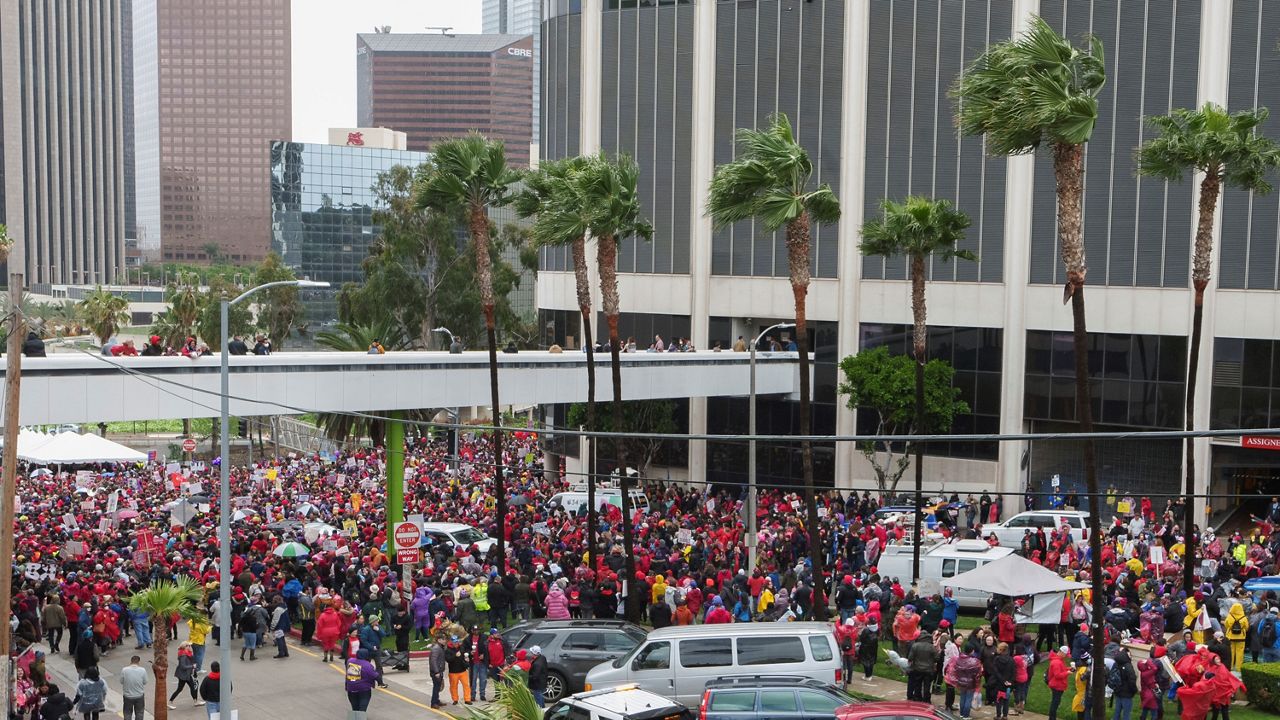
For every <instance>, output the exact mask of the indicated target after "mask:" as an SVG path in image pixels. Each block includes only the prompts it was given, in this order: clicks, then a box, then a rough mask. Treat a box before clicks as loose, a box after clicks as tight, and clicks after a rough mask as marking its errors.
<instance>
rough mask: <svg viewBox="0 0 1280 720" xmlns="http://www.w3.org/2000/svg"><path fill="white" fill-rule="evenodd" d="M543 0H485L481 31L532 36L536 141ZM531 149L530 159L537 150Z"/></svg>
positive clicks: (536, 132)
mask: <svg viewBox="0 0 1280 720" xmlns="http://www.w3.org/2000/svg"><path fill="white" fill-rule="evenodd" d="M541 25H542V0H484V5H483V6H482V7H481V19H480V32H483V33H485V34H499V35H532V36H533V117H532V122H533V134H534V139H533V143H534V147H535V148H536V147H537V143H538V138H537V135H538V113H539V102H540V100H541V95H542V62H541V57H542V32H541V30H540V26H541ZM532 152H533V161H534V162H536V161H537V156H538V153H537V151H536V150H534V151H532Z"/></svg>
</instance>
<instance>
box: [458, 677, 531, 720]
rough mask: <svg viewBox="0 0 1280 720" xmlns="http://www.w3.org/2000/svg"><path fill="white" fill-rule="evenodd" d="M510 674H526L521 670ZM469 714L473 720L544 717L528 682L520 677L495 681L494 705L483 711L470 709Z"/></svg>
mask: <svg viewBox="0 0 1280 720" xmlns="http://www.w3.org/2000/svg"><path fill="white" fill-rule="evenodd" d="M508 672H509V673H512V674H515V675H523V674H524V673H522V672H520V671H519V670H515V671H508ZM467 712H468V713H470V715H469V717H470V718H471V720H542V717H543V711H542V708H540V707H538V703H537V702H536V701H535V700H534V699H533V693H532V692H531V691H530V690H529V684H528V682H526V681H525V680H523V679H521V678H519V677H517V678H512V679H504V680H496V681H494V700H493V704H492V705H490V706H489V707H487V708H484V709H483V710H481V709H479V708H474V707H469V708H467Z"/></svg>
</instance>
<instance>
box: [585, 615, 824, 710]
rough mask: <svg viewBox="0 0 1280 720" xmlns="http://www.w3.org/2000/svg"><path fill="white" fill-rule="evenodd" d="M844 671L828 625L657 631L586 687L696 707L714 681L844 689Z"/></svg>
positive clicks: (598, 670) (594, 673)
mask: <svg viewBox="0 0 1280 720" xmlns="http://www.w3.org/2000/svg"><path fill="white" fill-rule="evenodd" d="M843 672H844V670H843V666H842V664H841V662H840V656H839V648H838V647H837V646H836V640H835V635H834V634H833V633H832V630H831V626H830V625H828V624H827V623H818V622H790V623H730V624H725V625H682V626H675V627H665V628H661V629H658V630H654V631H653V632H651V633H649V636H648V637H647V638H645V640H644V642H642V643H640V644H639V645H638V646H636V648H635V650H633V651H632V652H630V653H628V654H627V655H624V656H623V657H620V658H618V659H617V660H614V661H613V662H609V663H603V664H600V665H597V666H596V667H594V668H592V669H591V672H589V673H587V680H586V686H585V687H586V689H588V690H596V689H599V688H604V687H611V686H614V687H616V686H618V685H628V684H631V683H636V684H638V685H639V686H640V687H641V688H642V689H645V690H648V691H650V692H655V693H658V694H659V695H662V696H663V697H670V698H674V699H675V700H676V701H678V702H681V703H684V704H685V705H689V706H692V705H696V704H697V703H698V702H699V701H700V700H701V699H702V692H703V690H705V689H706V687H707V683H708V682H711V681H712V680H718V679H721V678H730V677H739V676H751V675H767V676H780V675H786V676H791V677H807V678H813V679H815V680H819V681H822V682H832V683H836V684H839V683H840V682H842V680H843V678H842V675H843Z"/></svg>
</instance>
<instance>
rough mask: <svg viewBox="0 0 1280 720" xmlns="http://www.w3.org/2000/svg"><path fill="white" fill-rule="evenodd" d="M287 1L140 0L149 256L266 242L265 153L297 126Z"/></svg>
mask: <svg viewBox="0 0 1280 720" xmlns="http://www.w3.org/2000/svg"><path fill="white" fill-rule="evenodd" d="M289 5H290V3H289V0H162V1H157V0H133V23H134V35H133V41H134V43H133V55H134V67H135V75H134V81H135V82H134V94H135V100H134V111H135V113H134V116H135V125H136V138H137V141H136V144H137V150H136V154H137V159H136V164H137V192H138V241H139V248H140V250H141V252H142V254H143V256H144V257H145V258H146V259H147V260H148V261H156V260H166V261H177V262H207V261H211V260H214V259H221V260H225V261H230V262H234V263H248V262H253V261H255V260H258V259H261V258H262V257H263V256H265V255H266V253H267V250H268V248H269V247H270V243H271V239H270V226H271V208H270V205H269V202H268V198H269V197H270V192H269V189H270V176H269V174H268V172H267V168H268V167H269V166H270V163H269V157H268V153H269V151H270V144H271V141H272V140H276V139H279V138H288V137H290V136H291V133H292V124H293V117H292V112H293V105H292V97H291V92H292V89H291V86H292V83H291V71H292V66H291V63H292V59H291V57H290V38H289V33H290V14H289Z"/></svg>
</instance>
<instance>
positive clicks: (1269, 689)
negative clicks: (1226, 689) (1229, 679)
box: [1240, 663, 1280, 713]
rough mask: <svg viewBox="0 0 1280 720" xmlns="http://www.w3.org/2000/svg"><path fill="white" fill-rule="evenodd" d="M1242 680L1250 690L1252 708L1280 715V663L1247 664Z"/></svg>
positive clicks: (1243, 669)
mask: <svg viewBox="0 0 1280 720" xmlns="http://www.w3.org/2000/svg"><path fill="white" fill-rule="evenodd" d="M1240 679H1241V680H1243V681H1244V684H1245V687H1246V688H1247V689H1248V693H1247V695H1248V698H1249V705H1250V706H1252V707H1255V708H1257V709H1258V710H1263V711H1266V712H1272V713H1280V663H1245V664H1244V666H1243V667H1241V668H1240Z"/></svg>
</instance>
